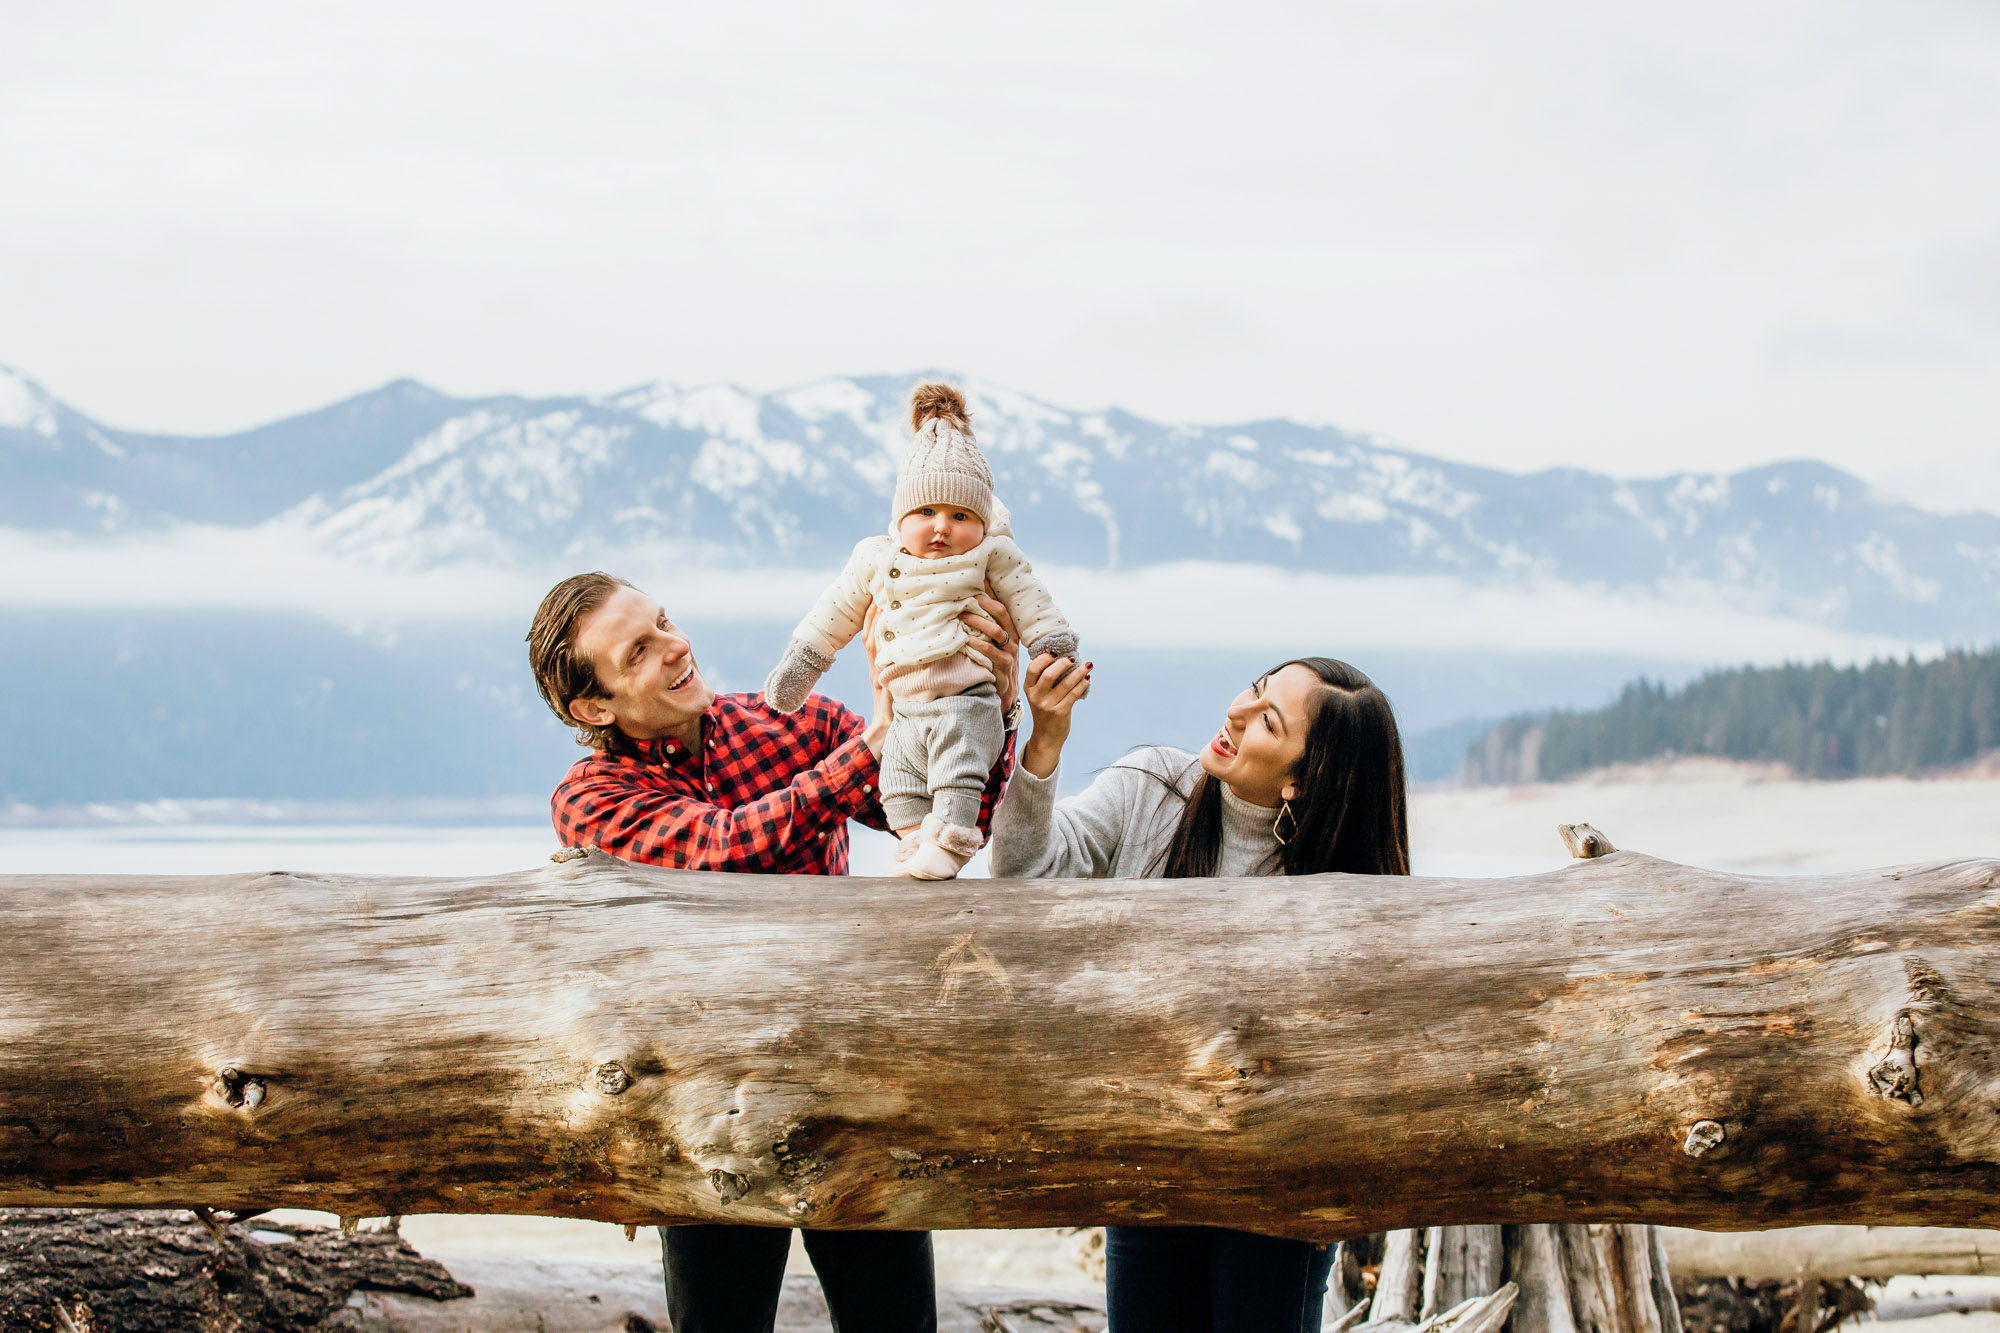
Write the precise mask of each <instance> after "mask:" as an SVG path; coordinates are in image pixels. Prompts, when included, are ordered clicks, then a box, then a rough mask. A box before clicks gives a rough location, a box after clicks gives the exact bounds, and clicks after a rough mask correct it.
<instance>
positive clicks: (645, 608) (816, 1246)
mask: <svg viewBox="0 0 2000 1333" xmlns="http://www.w3.org/2000/svg"><path fill="white" fill-rule="evenodd" d="M980 605H981V606H982V607H983V608H984V610H985V611H986V614H985V615H983V616H982V615H978V614H975V613H967V615H966V616H964V617H963V619H964V622H965V624H966V627H967V628H968V629H970V630H972V631H973V633H974V635H975V636H983V637H976V638H975V640H974V643H975V647H976V648H977V649H978V651H979V652H980V655H981V656H982V657H984V658H986V660H987V661H988V663H989V664H990V665H991V666H992V669H993V673H994V676H995V679H996V684H997V685H998V688H999V693H1000V698H1001V700H1002V701H1003V704H1004V706H1005V707H1006V709H1007V711H1008V723H1007V728H1008V730H1007V741H1006V744H1005V746H1004V747H1003V749H1002V751H1001V755H1000V759H999V762H998V763H996V764H995V765H994V768H993V772H992V773H991V774H989V775H988V778H987V784H986V792H985V797H984V799H983V800H982V801H981V806H980V816H979V826H980V828H981V830H982V831H983V830H984V829H986V828H987V827H988V825H989V822H990V820H991V816H992V810H993V803H994V801H995V799H996V798H997V797H998V795H999V792H1000V788H1001V786H1002V785H1003V784H1004V783H1005V781H1006V777H1007V774H1008V772H1009V770H1010V769H1011V767H1012V764H1013V755H1014V734H1013V727H1014V721H1015V719H1016V718H1017V716H1018V712H1019V709H1018V704H1017V702H1016V697H1015V691H1016V687H1017V682H1018V667H1019V650H1018V648H1017V647H1016V643H1015V630H1014V626H1013V623H1012V621H1011V620H1010V619H1009V618H1008V616H1007V612H1006V610H1005V608H1004V607H1003V606H1002V605H1001V604H1000V603H999V601H997V600H995V599H992V598H981V599H980ZM870 637H871V636H869V635H867V634H864V636H863V638H864V640H867V639H868V638H870ZM988 645H990V646H988ZM871 658H872V651H871ZM528 660H529V664H530V665H531V666H532V667H533V669H534V673H535V685H536V687H537V688H538V689H539V690H540V691H541V694H542V698H543V699H544V700H545V701H546V702H547V703H548V705H549V707H550V708H551V709H553V710H554V711H555V714H556V716H557V717H559V718H561V719H562V720H563V721H564V722H565V723H568V724H569V725H571V726H574V727H575V728H576V729H577V731H578V739H579V741H580V742H581V743H582V744H585V745H588V746H589V747H590V748H591V753H590V754H589V755H588V756H586V757H585V758H583V759H579V760H578V761H577V762H576V764H575V765H574V766H573V767H571V769H570V771H569V773H568V775H567V776H565V777H564V778H563V780H562V783H561V784H560V785H559V786H558V787H557V788H556V791H555V795H554V796H553V797H552V798H551V800H550V811H551V814H552V817H553V818H554V821H555V827H556V833H557V835H558V836H559V837H560V838H561V840H562V842H563V845H564V846H566V847H596V848H598V849H599V850H601V851H605V852H609V853H610V854H611V855H613V856H618V857H622V858H624V859H625V860H628V861H641V862H645V863H647V864H650V865H663V866H673V867H676V868H678V869H684V870H733V871H752V872H757V873H762V874H778V875H844V874H846V873H847V821H848V820H849V819H859V820H860V821H861V822H863V823H865V824H867V825H869V826H870V827H871V828H881V829H886V828H887V825H886V823H885V821H884V818H883V814H882V807H881V803H880V801H879V799H878V797H877V790H876V789H877V784H878V781H879V770H878V767H877V761H878V760H879V759H880V758H881V754H882V742H883V741H884V740H885V739H886V738H887V736H888V732H889V709H888V707H887V695H886V694H885V693H884V691H883V690H882V689H881V687H880V685H879V683H877V685H876V688H875V703H874V716H873V717H872V718H870V719H869V721H867V722H866V723H863V722H862V720H861V718H860V717H859V716H858V715H856V714H855V713H854V712H853V711H852V710H850V709H848V708H846V707H845V706H843V705H842V704H840V703H837V702H835V701H834V700H832V699H828V698H825V697H824V696H822V695H818V694H814V695H811V696H810V697H809V698H808V699H807V700H806V703H805V705H804V706H803V707H802V708H800V709H799V710H798V712H796V713H792V714H784V713H779V712H777V711H776V710H774V709H771V708H768V707H766V706H765V705H764V703H763V700H762V699H761V697H759V696H758V695H755V694H724V695H717V694H716V693H715V692H714V691H712V690H711V689H709V687H708V684H707V682H706V681H704V680H703V679H702V675H701V668H700V667H699V665H698V664H697V663H696V661H695V656H694V647H693V645H692V644H690V643H689V642H688V638H687V636H686V635H685V634H683V633H682V632H681V630H680V629H679V628H678V627H677V626H675V624H674V623H673V621H671V620H670V619H668V617H667V613H666V610H665V609H664V608H663V607H661V606H660V604H659V603H657V602H655V601H654V600H653V599H652V598H650V597H648V596H646V595H645V594H644V593H642V592H640V591H639V590H638V589H637V588H634V587H633V586H632V585H631V584H629V583H627V582H625V581H624V580H623V579H618V578H614V577H612V576H611V575H609V574H601V573H598V574H578V575H575V576H573V577H571V578H567V579H564V580H563V581H562V582H561V583H558V584H557V585H556V586H555V587H554V588H552V589H550V590H549V594H548V596H546V597H544V598H543V599H542V604H541V607H540V608H539V609H538V610H537V611H536V612H535V621H534V624H533V626H532V627H531V628H530V629H529V631H528ZM871 675H872V673H871ZM660 1238H661V1250H662V1256H663V1258H664V1261H665V1266H666V1286H667V1308H668V1312H669V1314H670V1315H671V1317H672V1320H673V1327H674V1330H675V1333H769V1330H770V1329H771V1326H772V1323H773V1321H774V1320H775V1319H776V1316H777V1308H778V1296H779V1293H780V1290H781V1289H782V1286H783V1282H784V1270H785V1256H786V1252H787V1251H788V1250H789V1249H790V1247H791V1232H789V1231H787V1230H784V1229H782V1228H767V1227H747V1226H676V1227H661V1228H660ZM805 1245H806V1253H807V1254H808V1255H810V1256H811V1258H812V1261H813V1268H814V1270H815V1271H816V1272H817V1273H818V1274H819V1279H820V1285H821V1286H822V1287H823V1288H824V1289H825V1292H826V1300H827V1306H828V1308H829V1310H830V1311H831V1313H832V1315H833V1321H834V1326H835V1327H836V1328H846V1329H867V1330H871V1331H879V1333H905V1331H907V1333H935V1330H936V1328H937V1299H936V1288H935V1279H934V1276H933V1269H932V1263H931V1242H930V1233H929V1232H924V1231H813V1230H807V1231H806V1232H805Z"/></svg>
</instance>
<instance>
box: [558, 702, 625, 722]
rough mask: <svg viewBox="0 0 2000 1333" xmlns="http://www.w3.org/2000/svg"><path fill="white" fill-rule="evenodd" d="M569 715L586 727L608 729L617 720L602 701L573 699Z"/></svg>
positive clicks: (570, 703)
mask: <svg viewBox="0 0 2000 1333" xmlns="http://www.w3.org/2000/svg"><path fill="white" fill-rule="evenodd" d="M569 715H570V716H571V717H573V718H575V719H576V720H577V721H578V722H581V723H582V724H583V725H584V726H586V727H608V726H610V725H611V724H612V723H613V722H615V721H616V720H617V719H616V718H615V717H613V716H612V714H611V710H610V709H609V708H607V707H605V706H604V700H602V699H591V698H579V699H571V700H570V701H569Z"/></svg>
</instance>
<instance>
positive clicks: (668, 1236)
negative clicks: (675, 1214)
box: [660, 1226, 937, 1333]
mask: <svg viewBox="0 0 2000 1333" xmlns="http://www.w3.org/2000/svg"><path fill="white" fill-rule="evenodd" d="M804 1235H805V1240H806V1254H807V1255H809V1256H811V1258H812V1264H813V1271H814V1272H816V1273H818V1274H819V1285H820V1290H821V1291H823V1292H825V1293H826V1308H827V1310H828V1312H829V1313H830V1314H831V1315H832V1316H833V1328H834V1333H937V1283H936V1279H935V1278H934V1277H933V1275H932V1270H931V1233H930V1232H928V1231H807V1232H805V1233H804ZM791 1248H792V1233H791V1231H790V1230H789V1229H788V1228H785V1227H734V1226H729V1227H725V1226H692V1227H661V1228H660V1251H661V1256H662V1258H663V1259H664V1260H665V1263H666V1270H667V1315H668V1317H669V1318H671V1319H672V1320H673V1326H674V1333H771V1326H772V1324H773V1323H774V1322H775V1321H776V1320H777V1317H778V1296H779V1294H780V1293H781V1292H782V1291H783V1289H784V1285H785V1255H786V1253H787V1252H788V1251H790V1249H791Z"/></svg>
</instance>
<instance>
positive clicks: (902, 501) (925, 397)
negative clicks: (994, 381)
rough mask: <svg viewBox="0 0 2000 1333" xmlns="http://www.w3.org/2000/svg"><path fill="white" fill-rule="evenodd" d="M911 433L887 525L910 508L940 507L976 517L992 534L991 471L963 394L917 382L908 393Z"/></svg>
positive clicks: (947, 385)
mask: <svg viewBox="0 0 2000 1333" xmlns="http://www.w3.org/2000/svg"><path fill="white" fill-rule="evenodd" d="M910 429H911V430H913V431H915V432H916V433H917V438H916V439H915V440H914V441H912V442H911V444H910V452H909V454H908V456H907V457H905V458H904V459H903V470H902V471H901V472H899V473H898V474H897V475H896V502H895V504H894V505H893V506H891V508H892V510H893V512H892V513H891V514H890V515H889V523H890V526H891V527H892V528H893V527H894V525H895V524H897V523H900V522H902V521H903V515H905V514H907V513H909V512H910V511H911V510H912V509H921V508H922V507H923V506H925V505H938V506H940V507H943V506H949V507H951V508H953V509H964V510H967V511H969V512H971V513H974V514H977V515H979V521H980V522H981V523H984V524H985V525H986V526H987V528H988V529H989V530H990V529H991V528H992V527H993V469H992V468H990V467H988V466H987V465H986V455H985V454H982V453H980V452H979V446H978V444H976V443H975V442H974V441H973V438H972V418H971V416H970V415H969V414H967V412H966V410H965V395H964V394H961V393H960V392H959V391H958V390H956V389H954V388H952V387H951V386H950V385H949V384H919V385H918V386H917V387H916V389H915V390H914V391H913V392H912V393H911V394H910Z"/></svg>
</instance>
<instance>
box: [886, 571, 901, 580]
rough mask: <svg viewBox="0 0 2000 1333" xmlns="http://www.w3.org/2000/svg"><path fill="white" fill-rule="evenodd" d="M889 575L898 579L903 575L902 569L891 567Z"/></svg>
mask: <svg viewBox="0 0 2000 1333" xmlns="http://www.w3.org/2000/svg"><path fill="white" fill-rule="evenodd" d="M889 577H890V578H892V579H899V578H901V577H903V571H902V570H900V569H892V570H890V571H889Z"/></svg>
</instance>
